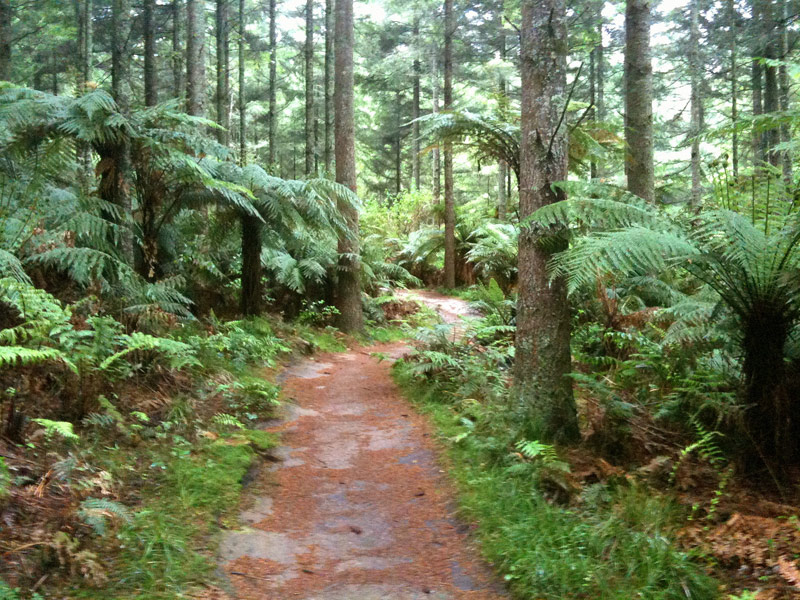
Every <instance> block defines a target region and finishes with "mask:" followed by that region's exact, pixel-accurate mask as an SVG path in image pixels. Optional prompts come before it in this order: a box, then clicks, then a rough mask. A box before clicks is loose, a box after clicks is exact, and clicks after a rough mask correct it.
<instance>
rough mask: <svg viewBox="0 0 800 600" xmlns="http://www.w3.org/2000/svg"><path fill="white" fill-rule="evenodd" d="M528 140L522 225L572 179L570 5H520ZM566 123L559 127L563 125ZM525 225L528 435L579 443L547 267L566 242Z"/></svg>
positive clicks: (561, 310)
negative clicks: (567, 111) (564, 120)
mask: <svg viewBox="0 0 800 600" xmlns="http://www.w3.org/2000/svg"><path fill="white" fill-rule="evenodd" d="M521 36H522V41H521V43H522V49H521V53H522V56H521V72H522V73H521V74H522V121H521V127H522V137H521V144H520V167H521V168H520V179H521V181H520V220H523V219H525V218H526V217H528V216H529V215H530V214H532V213H533V212H535V211H536V210H537V209H539V208H541V207H542V206H546V205H548V204H552V203H554V202H559V201H561V200H564V192H563V191H562V190H556V189H554V188H553V184H554V183H556V182H558V181H564V180H565V179H566V178H567V130H566V127H565V126H564V124H560V123H559V122H560V114H561V111H562V110H563V106H562V103H563V102H564V101H565V100H564V98H565V88H566V52H567V47H568V44H567V29H566V11H565V6H564V0H523V2H522V31H521ZM559 125H560V126H559ZM548 234H550V235H553V234H555V235H556V236H559V232H552V231H547V230H544V231H543V230H541V229H539V228H537V227H531V226H527V227H524V228H522V229H521V231H520V237H519V300H518V309H517V310H518V312H517V337H516V355H515V356H516V358H515V363H514V386H515V391H516V394H517V398H518V400H519V402H520V408H521V409H522V410H523V411H524V415H525V416H526V417H527V420H526V425H527V427H526V428H527V429H528V431H527V432H526V434H529V435H530V436H532V438H533V439H537V440H541V441H543V442H554V441H557V442H571V441H574V440H576V439H577V438H578V436H579V431H578V419H577V412H576V408H575V399H574V397H573V395H572V384H571V382H570V380H569V378H568V377H567V375H568V374H569V373H570V372H571V370H572V369H571V358H570V347H569V344H570V312H569V304H568V302H567V294H566V284H565V281H564V280H563V279H561V278H559V279H556V280H555V281H552V282H551V281H550V279H549V277H548V274H547V263H548V260H549V259H550V257H551V253H552V252H553V251H557V250H560V249H563V248H565V247H566V240H565V239H563V238H562V239H561V241H560V242H558V243H555V244H552V245H551V244H548V245H547V247H546V248H545V247H544V246H542V245H541V244H540V241H541V238H542V237H543V236H544V235H548Z"/></svg>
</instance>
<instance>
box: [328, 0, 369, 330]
mask: <svg viewBox="0 0 800 600" xmlns="http://www.w3.org/2000/svg"><path fill="white" fill-rule="evenodd" d="M353 87H354V78H353V0H337V2H336V81H335V89H334V92H333V104H334V107H335V111H336V117H335V118H336V131H335V134H336V140H335V148H336V157H335V160H336V181H337V182H339V183H341V184H342V185H345V186H347V187H348V188H350V189H351V190H353V192H354V193H355V191H356V141H355V112H354V108H353V92H354V89H353ZM338 204H339V211H340V212H341V214H342V216H343V217H344V219H345V221H346V222H347V224H348V226H349V230H350V232H349V233H350V235H344V234H342V235H340V237H339V244H338V247H339V270H338V281H337V290H336V308H338V309H339V328H340V329H341V330H342V331H348V332H349V331H360V330H361V329H362V328H363V327H364V316H363V313H362V310H361V284H360V280H359V275H360V273H361V265H360V262H359V260H358V211H357V210H354V209H353V208H352V207H350V206H348V205H347V204H346V203H344V202H341V201H340V202H339V203H338Z"/></svg>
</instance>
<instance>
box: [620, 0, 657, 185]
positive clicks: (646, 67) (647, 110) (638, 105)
mask: <svg viewBox="0 0 800 600" xmlns="http://www.w3.org/2000/svg"><path fill="white" fill-rule="evenodd" d="M625 143H626V145H627V147H628V155H627V157H626V160H625V175H626V177H627V180H628V191H630V192H631V193H633V194H636V195H637V196H639V197H641V198H643V199H645V200H647V201H653V200H654V199H655V173H654V170H653V65H652V62H651V58H650V0H627V2H626V5H625Z"/></svg>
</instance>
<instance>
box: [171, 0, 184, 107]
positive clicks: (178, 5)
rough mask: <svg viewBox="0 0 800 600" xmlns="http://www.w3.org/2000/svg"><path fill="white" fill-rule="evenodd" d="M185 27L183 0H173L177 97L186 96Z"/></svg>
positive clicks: (173, 92)
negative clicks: (184, 63)
mask: <svg viewBox="0 0 800 600" xmlns="http://www.w3.org/2000/svg"><path fill="white" fill-rule="evenodd" d="M183 29H184V23H183V0H172V95H173V96H174V97H175V98H185V96H186V70H185V69H184V65H183V56H184V51H183Z"/></svg>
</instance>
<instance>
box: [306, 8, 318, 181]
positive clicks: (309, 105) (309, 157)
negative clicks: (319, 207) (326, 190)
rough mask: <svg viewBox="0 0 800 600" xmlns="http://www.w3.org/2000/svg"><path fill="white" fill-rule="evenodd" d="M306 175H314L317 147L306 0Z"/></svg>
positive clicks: (309, 13)
mask: <svg viewBox="0 0 800 600" xmlns="http://www.w3.org/2000/svg"><path fill="white" fill-rule="evenodd" d="M305 59H306V68H305V77H306V98H305V99H306V129H305V132H306V152H305V157H306V175H313V174H314V167H315V164H314V162H315V161H314V157H315V152H314V150H315V148H316V145H317V140H316V136H315V135H314V116H315V115H314V0H306V43H305Z"/></svg>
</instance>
